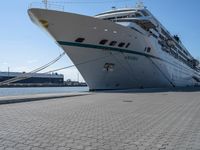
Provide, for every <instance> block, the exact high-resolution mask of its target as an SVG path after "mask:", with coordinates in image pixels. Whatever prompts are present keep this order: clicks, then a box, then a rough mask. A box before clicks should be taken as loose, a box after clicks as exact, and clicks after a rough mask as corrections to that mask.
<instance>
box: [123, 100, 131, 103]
mask: <svg viewBox="0 0 200 150" xmlns="http://www.w3.org/2000/svg"><path fill="white" fill-rule="evenodd" d="M123 102H126V103H131V102H133V101H131V100H123Z"/></svg>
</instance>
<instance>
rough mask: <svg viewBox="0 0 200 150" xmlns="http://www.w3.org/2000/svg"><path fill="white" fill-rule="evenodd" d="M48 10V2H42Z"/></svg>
mask: <svg viewBox="0 0 200 150" xmlns="http://www.w3.org/2000/svg"><path fill="white" fill-rule="evenodd" d="M42 2H43V3H44V6H45V8H46V9H48V0H42Z"/></svg>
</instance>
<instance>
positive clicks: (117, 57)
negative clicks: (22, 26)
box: [28, 5, 200, 90]
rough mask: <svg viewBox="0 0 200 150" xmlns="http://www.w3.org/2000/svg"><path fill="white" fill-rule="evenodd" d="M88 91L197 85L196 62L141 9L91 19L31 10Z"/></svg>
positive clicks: (199, 80) (199, 79)
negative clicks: (83, 80) (65, 56)
mask: <svg viewBox="0 0 200 150" xmlns="http://www.w3.org/2000/svg"><path fill="white" fill-rule="evenodd" d="M28 13H29V15H30V17H31V19H32V21H33V22H34V23H36V24H37V25H39V26H40V27H42V28H43V29H45V30H46V31H47V32H48V33H49V34H50V35H51V36H52V37H53V39H55V41H56V43H57V44H58V45H59V46H61V47H62V48H63V49H64V50H65V52H66V53H67V54H68V56H69V57H70V58H71V60H72V61H73V63H74V64H75V65H76V67H77V68H78V70H79V71H80V73H81V74H82V76H83V78H84V79H85V81H86V82H87V84H88V86H89V88H90V90H105V89H129V88H146V87H170V86H171V87H186V86H198V85H200V68H199V67H198V66H199V62H198V61H197V60H195V59H194V58H193V57H192V56H191V54H190V53H189V52H188V51H187V49H186V48H185V47H184V46H183V44H182V43H181V41H180V39H179V37H178V36H172V35H171V34H170V33H169V32H168V31H167V30H166V29H165V28H164V26H163V25H162V24H161V23H160V22H159V21H158V20H157V19H156V18H155V17H154V16H153V15H152V14H151V13H150V12H149V11H148V10H147V9H146V8H145V7H143V6H142V5H138V6H136V7H135V8H123V9H113V10H110V11H107V12H104V13H101V14H98V15H96V16H94V17H89V16H84V15H80V14H74V13H68V12H61V11H55V10H48V9H38V8H31V9H29V11H28Z"/></svg>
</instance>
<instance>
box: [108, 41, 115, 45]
mask: <svg viewBox="0 0 200 150" xmlns="http://www.w3.org/2000/svg"><path fill="white" fill-rule="evenodd" d="M116 44H117V41H111V42H110V44H109V45H110V46H115V45H116Z"/></svg>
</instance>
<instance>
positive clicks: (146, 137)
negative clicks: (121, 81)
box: [0, 91, 200, 150]
mask: <svg viewBox="0 0 200 150" xmlns="http://www.w3.org/2000/svg"><path fill="white" fill-rule="evenodd" d="M151 149H152V150H200V92H198V91H197V92H154V93H148V92H147V93H137V92H136V93H93V94H92V95H86V96H82V97H67V98H60V99H59V100H55V99H51V100H46V101H35V102H28V103H16V104H9V105H0V150H151Z"/></svg>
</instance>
